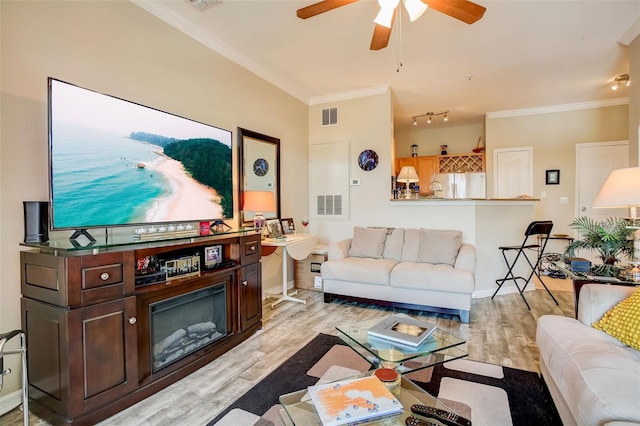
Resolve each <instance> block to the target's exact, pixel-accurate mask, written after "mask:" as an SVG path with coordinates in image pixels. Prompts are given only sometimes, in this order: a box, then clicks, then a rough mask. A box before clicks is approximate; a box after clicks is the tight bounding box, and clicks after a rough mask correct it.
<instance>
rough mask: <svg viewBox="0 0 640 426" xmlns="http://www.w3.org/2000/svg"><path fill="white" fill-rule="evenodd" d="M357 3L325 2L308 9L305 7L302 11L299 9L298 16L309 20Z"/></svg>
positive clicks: (351, 0)
mask: <svg viewBox="0 0 640 426" xmlns="http://www.w3.org/2000/svg"><path fill="white" fill-rule="evenodd" d="M357 1H358V0H323V1H320V2H318V3H314V4H312V5H309V6H307V7H303V8H302V9H298V11H297V12H296V14H297V15H298V18H301V19H307V18H311V17H313V16H316V15H320V14H321V13H324V12H328V11H330V10H333V9H337V8H338V7H341V6H345V5H347V4H349V3H355V2H357Z"/></svg>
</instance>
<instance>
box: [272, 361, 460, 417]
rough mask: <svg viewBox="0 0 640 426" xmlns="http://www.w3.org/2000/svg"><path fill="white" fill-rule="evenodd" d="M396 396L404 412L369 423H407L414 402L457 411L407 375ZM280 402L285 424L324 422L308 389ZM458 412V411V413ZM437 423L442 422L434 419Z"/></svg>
mask: <svg viewBox="0 0 640 426" xmlns="http://www.w3.org/2000/svg"><path fill="white" fill-rule="evenodd" d="M373 373H374V372H373V371H367V372H366V373H362V374H360V375H358V376H354V377H364V376H367V375H371V374H373ZM392 392H393V393H394V395H395V397H396V398H398V400H399V401H400V403H401V404H402V407H403V411H402V413H399V414H395V415H391V416H387V417H382V418H379V419H375V420H371V421H369V422H366V423H365V424H367V425H384V426H395V425H398V426H400V425H402V426H404V424H405V419H406V418H407V417H408V416H411V415H412V413H411V406H412V405H413V404H422V405H428V406H430V407H434V408H440V409H443V410H447V411H451V412H453V413H455V411H453V410H452V409H451V408H449V407H447V406H446V405H444V404H443V403H442V402H441V401H439V400H438V399H437V398H435V397H433V396H431V395H429V394H428V393H427V392H425V391H424V390H422V389H421V388H420V387H418V386H417V385H416V384H415V383H413V382H412V381H411V380H409V379H407V378H406V377H401V382H400V386H398V387H397V388H395V389H394V390H393V391H392ZM280 404H282V407H283V408H282V409H281V410H280V417H282V420H283V421H284V424H285V425H287V426H291V425H295V426H320V425H322V422H321V421H320V418H319V417H318V414H317V413H316V409H315V408H314V406H313V402H312V401H311V398H310V397H309V393H308V392H307V390H306V389H303V390H300V391H297V392H293V393H289V394H286V395H282V396H280ZM456 414H457V413H456ZM433 422H434V423H435V424H440V423H438V422H436V421H435V420H434V421H433Z"/></svg>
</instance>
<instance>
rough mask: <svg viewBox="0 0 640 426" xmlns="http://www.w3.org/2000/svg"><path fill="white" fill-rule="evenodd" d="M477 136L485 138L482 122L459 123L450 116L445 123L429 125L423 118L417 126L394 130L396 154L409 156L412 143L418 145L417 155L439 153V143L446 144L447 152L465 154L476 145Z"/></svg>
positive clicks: (483, 139)
mask: <svg viewBox="0 0 640 426" xmlns="http://www.w3.org/2000/svg"><path fill="white" fill-rule="evenodd" d="M435 120H437V119H435V118H434V121H435ZM438 120H439V118H438ZM479 137H482V141H483V142H484V141H485V139H486V138H485V130H484V122H480V123H472V124H460V125H459V124H456V123H455V118H454V117H451V119H450V120H449V121H448V122H447V124H446V125H440V126H439V127H430V125H428V124H426V123H425V121H424V119H423V120H422V121H420V122H419V123H418V125H417V126H412V127H410V128H409V129H408V130H404V131H401V132H396V134H395V145H396V156H397V157H409V156H411V145H413V144H416V145H418V155H439V154H440V145H447V153H448V154H467V153H470V152H471V150H472V149H473V148H475V147H476V144H477V143H478V138H479Z"/></svg>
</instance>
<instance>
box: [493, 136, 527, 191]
mask: <svg viewBox="0 0 640 426" xmlns="http://www.w3.org/2000/svg"><path fill="white" fill-rule="evenodd" d="M493 164H495V173H494V178H493V188H494V193H495V197H496V198H515V197H518V196H520V195H523V194H526V195H529V196H533V148H532V147H521V148H502V149H495V150H494V151H493Z"/></svg>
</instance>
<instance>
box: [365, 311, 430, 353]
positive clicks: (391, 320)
mask: <svg viewBox="0 0 640 426" xmlns="http://www.w3.org/2000/svg"><path fill="white" fill-rule="evenodd" d="M434 331H436V326H435V325H433V324H429V323H426V322H422V321H418V320H416V319H413V318H411V317H404V316H398V315H391V316H389V317H387V318H385V319H383V320H382V321H380V322H379V323H378V324H376V325H374V326H373V327H371V328H370V329H369V330H367V334H368V335H369V336H372V337H376V338H379V339H385V340H390V341H393V342H397V343H400V344H401V345H405V346H409V347H414V348H416V347H418V346H420V345H421V344H423V343H424V341H425V340H427V338H428V337H429V336H431V334H432V333H433V332H434Z"/></svg>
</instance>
